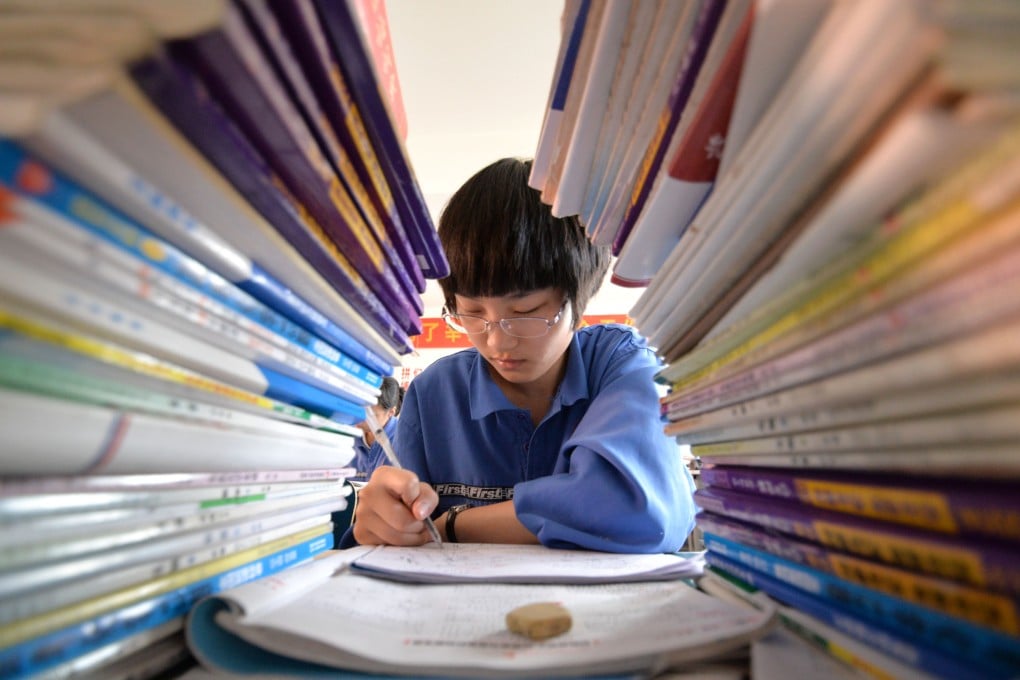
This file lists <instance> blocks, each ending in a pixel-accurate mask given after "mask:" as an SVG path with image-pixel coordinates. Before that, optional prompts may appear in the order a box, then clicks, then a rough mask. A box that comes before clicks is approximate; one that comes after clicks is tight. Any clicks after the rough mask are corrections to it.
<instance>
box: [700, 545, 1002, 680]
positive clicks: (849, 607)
mask: <svg viewBox="0 0 1020 680" xmlns="http://www.w3.org/2000/svg"><path fill="white" fill-rule="evenodd" d="M705 545H706V547H708V553H707V555H706V559H707V560H708V561H709V563H710V564H713V565H716V566H719V567H721V568H723V569H726V568H727V565H729V564H731V563H733V562H736V563H738V564H741V565H743V566H744V567H746V568H748V569H750V570H752V572H754V573H760V574H761V575H762V576H764V577H766V578H762V579H757V580H755V579H752V580H751V581H750V582H751V583H752V584H753V585H757V586H758V587H760V588H762V589H763V590H765V591H766V592H769V584H770V583H771V580H770V579H775V580H778V581H781V582H783V583H785V584H786V585H789V586H791V587H793V588H794V589H796V590H799V591H802V592H804V593H805V594H808V595H810V596H812V597H816V598H819V599H821V600H822V601H824V602H826V603H827V604H828V605H829V606H831V607H832V608H834V609H836V610H837V611H842V612H847V613H850V614H854V615H857V616H859V617H861V618H862V619H864V620H869V621H871V622H872V623H874V624H876V625H877V626H878V627H881V628H884V629H886V630H888V631H889V632H892V633H895V634H899V635H903V636H907V635H909V636H910V637H911V639H913V640H915V641H916V642H917V644H919V645H922V646H927V647H933V648H937V647H939V646H940V645H942V644H945V641H946V640H953V641H954V647H953V652H954V654H955V655H956V657H957V658H958V659H959V660H961V661H966V662H967V663H970V664H973V665H974V667H975V669H980V671H981V672H982V673H991V674H992V675H993V676H994V677H1010V676H1012V675H1013V674H1015V673H1016V672H1017V670H1018V669H1020V641H1018V640H1017V638H1016V637H1015V635H1007V634H1004V633H1000V632H996V631H994V630H992V629H990V628H985V627H983V626H976V625H974V624H972V623H969V622H967V621H965V620H963V619H960V618H957V617H955V616H949V615H946V614H944V613H941V612H939V611H936V610H935V609H932V608H929V607H926V606H921V605H918V604H914V603H912V602H908V601H906V600H903V599H900V598H898V597H893V596H890V595H886V594H884V593H881V592H879V591H877V590H874V589H872V588H868V587H865V586H862V585H859V584H856V583H852V582H850V581H847V580H845V579H841V578H839V577H836V576H833V575H831V574H827V573H825V572H821V571H819V570H817V569H812V568H810V567H805V566H803V565H799V564H796V563H794V562H790V561H789V560H785V559H782V558H780V557H776V556H774V555H771V554H769V553H767V552H764V551H761V550H756V549H754V548H749V547H747V546H743V545H741V544H739V543H736V542H734V541H730V540H728V539H725V538H721V537H718V536H713V535H712V534H706V535H705ZM720 558H721V559H720ZM778 597H779V599H783V598H782V596H778Z"/></svg>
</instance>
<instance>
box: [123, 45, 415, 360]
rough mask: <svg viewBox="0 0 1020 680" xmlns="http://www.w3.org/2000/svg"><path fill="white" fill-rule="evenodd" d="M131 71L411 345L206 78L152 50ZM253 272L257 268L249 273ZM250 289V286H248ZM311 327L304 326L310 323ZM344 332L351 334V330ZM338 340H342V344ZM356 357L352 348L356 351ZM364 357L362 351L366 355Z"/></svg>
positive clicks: (377, 321)
mask: <svg viewBox="0 0 1020 680" xmlns="http://www.w3.org/2000/svg"><path fill="white" fill-rule="evenodd" d="M131 76H132V77H133V78H134V80H135V82H136V83H137V84H138V85H139V87H140V88H141V89H142V90H143V91H144V92H145V93H146V95H147V96H148V97H150V98H151V99H152V101H153V102H154V103H155V104H156V105H157V106H158V107H159V109H160V110H161V111H162V112H163V114H164V115H166V116H167V117H168V118H170V119H171V120H172V122H173V124H174V125H175V126H177V128H178V129H179V130H180V131H181V132H182V133H183V134H184V135H185V136H187V137H188V139H189V140H190V141H191V142H192V143H193V144H195V146H196V147H197V148H198V149H199V150H200V151H201V152H202V153H203V154H205V156H206V157H207V158H209V160H210V161H211V162H212V163H213V164H215V165H216V167H217V169H218V170H219V171H220V172H222V173H223V174H224V176H225V177H226V178H227V179H228V180H229V181H230V182H231V183H232V184H233V185H234V186H235V187H236V188H237V190H238V192H240V193H241V194H242V195H243V196H244V197H245V198H246V199H247V200H248V201H249V202H251V204H252V206H253V207H255V209H256V210H258V211H259V213H261V214H262V215H263V216H264V217H265V218H266V220H268V221H269V223H270V224H272V225H273V227H274V228H275V229H277V230H278V231H279V232H280V234H281V235H282V236H283V237H284V238H286V239H287V240H288V241H289V242H290V243H292V244H293V245H294V247H295V248H297V249H298V251H300V253H301V254H302V255H303V256H304V257H305V258H307V260H308V262H309V263H310V264H311V265H312V266H313V267H315V269H317V270H318V271H320V272H322V274H323V276H325V277H326V279H327V280H328V281H329V283H330V284H331V285H332V286H333V287H334V288H335V289H336V290H337V292H339V293H340V294H341V295H343V297H344V299H345V300H347V301H348V302H349V303H350V304H351V305H352V307H354V309H355V310H356V311H358V312H360V313H361V314H363V315H364V316H365V318H366V319H369V320H370V321H371V322H372V324H373V325H374V327H375V328H376V329H377V330H378V331H379V332H380V334H382V335H383V336H384V337H385V338H386V340H387V341H388V342H389V343H390V344H391V345H392V346H393V347H394V348H395V349H396V350H397V351H400V352H404V353H406V352H409V351H411V349H412V346H411V342H410V340H409V339H408V337H407V333H406V332H405V331H404V330H403V328H402V327H401V325H400V324H399V323H398V322H397V320H396V319H395V318H394V317H393V314H392V312H391V311H390V310H389V309H388V308H386V307H385V306H384V305H383V304H382V302H381V301H380V300H379V298H377V297H376V295H375V293H374V292H372V291H371V290H370V289H369V287H368V285H367V284H366V283H365V281H364V279H363V278H362V277H361V275H360V274H359V273H358V272H357V270H356V269H354V267H353V266H351V264H350V262H349V261H348V260H347V258H346V257H345V256H344V255H343V254H342V253H341V252H340V251H339V249H337V248H336V245H335V244H333V242H332V241H330V240H329V238H328V237H327V236H326V234H325V232H323V230H322V228H321V227H320V226H319V224H318V222H317V221H316V220H315V219H314V218H313V217H312V216H311V215H309V214H308V212H307V211H306V210H305V209H304V208H303V207H302V206H301V205H300V204H299V203H298V202H297V201H296V199H294V198H293V197H292V196H291V194H290V192H289V191H288V190H287V189H286V187H284V186H283V185H282V183H281V182H279V180H278V179H276V177H275V176H274V174H273V172H272V170H270V168H269V167H268V165H267V164H266V162H265V161H264V160H263V158H262V157H261V155H260V153H259V152H258V151H257V150H256V149H255V148H254V147H253V146H252V145H251V143H250V142H249V141H248V140H247V138H246V137H245V136H244V135H243V134H242V133H241V131H240V130H238V129H237V127H236V126H235V125H234V124H233V122H232V121H230V120H229V119H228V118H227V116H226V115H225V113H224V112H223V111H222V110H221V109H220V108H219V106H218V104H217V103H216V101H215V100H214V99H213V98H212V95H211V94H209V93H208V92H207V91H206V89H205V87H204V85H203V84H202V83H201V81H199V80H198V79H197V77H196V76H195V75H194V74H193V73H191V72H190V70H189V69H188V68H187V67H186V66H185V65H184V64H183V63H181V62H179V61H174V60H173V59H172V58H171V57H170V56H168V55H162V56H158V57H151V58H149V59H145V60H142V61H140V62H137V63H135V64H133V65H132V67H131ZM253 273H254V272H253ZM252 283H253V284H257V285H259V288H258V289H257V290H258V291H259V292H266V293H268V294H269V295H270V297H267V298H265V301H267V302H269V301H270V300H273V301H277V302H279V301H281V300H282V301H287V300H291V299H292V298H293V297H294V296H289V295H283V296H281V295H280V292H281V291H274V290H269V289H267V288H266V285H265V284H268V283H270V280H269V279H265V278H261V279H255V280H253V281H252ZM245 289H246V290H248V292H252V293H253V294H254V293H255V292H256V290H255V289H250V288H248V287H247V285H246V286H245ZM278 311H280V312H281V313H283V314H285V315H288V316H289V318H290V319H291V320H292V321H294V322H295V323H298V324H301V325H305V324H307V323H308V322H309V321H311V322H312V323H314V324H315V327H314V328H309V330H311V331H312V332H316V333H318V334H320V335H322V336H323V337H325V338H326V339H335V338H341V337H344V336H346V335H347V334H346V332H345V331H343V329H342V328H340V327H338V326H336V325H335V324H331V323H329V322H328V320H327V319H325V317H323V316H322V315H321V314H319V315H317V316H315V317H313V318H311V319H304V318H303V317H300V316H290V315H289V314H288V312H287V311H286V308H278ZM307 327H308V326H306V328H307ZM348 337H349V336H348ZM339 346H343V345H339ZM355 356H357V355H355ZM363 358H364V357H363ZM366 363H367V364H368V365H370V366H375V367H376V368H378V367H379V364H380V363H381V364H383V367H384V370H383V371H382V372H384V373H385V372H386V371H387V370H390V369H389V368H386V367H388V364H387V363H386V362H385V361H384V360H382V359H379V357H378V356H375V355H373V356H370V357H367V358H366Z"/></svg>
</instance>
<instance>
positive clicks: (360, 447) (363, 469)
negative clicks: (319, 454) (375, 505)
mask: <svg viewBox="0 0 1020 680" xmlns="http://www.w3.org/2000/svg"><path fill="white" fill-rule="evenodd" d="M383 432H385V433H386V436H387V437H389V438H390V443H392V444H393V446H394V447H396V439H397V417H396V416H392V417H390V419H389V420H387V421H386V424H385V425H383ZM351 464H352V465H353V466H354V469H355V470H357V471H358V472H357V474H355V475H354V477H353V480H354V481H356V482H367V481H368V480H369V479H370V478H371V477H372V472H373V471H375V469H376V468H377V467H379V466H380V465H389V462H388V461H387V460H386V454H385V453H384V452H383V449H382V446H380V444H379V442H378V440H375V441H373V442H372V445H371V446H369V445H368V444H367V443H366V442H365V437H364V436H361V437H358V438H357V439H356V440H355V441H354V460H353V461H352V463H351Z"/></svg>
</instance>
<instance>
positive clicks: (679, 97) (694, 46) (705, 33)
mask: <svg viewBox="0 0 1020 680" xmlns="http://www.w3.org/2000/svg"><path fill="white" fill-rule="evenodd" d="M725 8H726V0H718V1H717V0H705V2H704V3H703V5H702V8H701V12H700V14H699V16H698V19H697V22H696V24H695V26H694V30H693V32H692V33H691V38H690V42H689V43H688V46H687V52H686V54H685V55H684V61H683V64H682V66H681V68H680V71H679V72H678V73H677V76H676V80H675V81H674V82H673V87H672V89H671V90H670V93H669V101H667V103H666V107H665V109H664V110H663V111H662V112H661V114H660V118H659V128H658V131H657V133H656V136H655V137H654V138H653V139H652V142H651V144H650V145H649V147H648V150H647V151H646V153H645V158H644V161H643V162H642V166H641V169H640V171H639V173H638V176H637V179H636V181H635V183H634V189H633V191H632V193H631V197H630V204H629V206H628V207H627V212H626V213H625V214H624V216H623V221H622V222H621V223H620V225H619V228H618V229H617V230H616V231H615V234H616V236H615V237H614V239H613V254H614V255H619V254H620V251H621V250H622V248H623V244H624V243H625V242H626V241H627V239H628V237H629V236H630V232H631V229H633V227H634V224H635V223H636V222H637V218H638V216H639V215H640V214H641V211H643V210H644V209H645V202H646V201H647V199H648V195H649V193H650V192H651V190H652V185H653V183H654V181H655V178H656V177H657V176H658V174H659V168H660V167H661V166H662V162H663V159H664V157H665V155H666V151H667V149H668V148H669V143H670V141H671V140H672V138H673V133H674V131H675V130H676V126H677V124H678V123H679V122H680V116H681V115H682V114H683V112H684V109H685V108H686V107H687V98H688V97H689V96H690V94H691V90H693V89H694V83H695V81H696V79H697V77H698V72H699V70H700V69H701V65H702V62H703V61H704V59H705V55H706V54H707V53H708V47H709V45H710V44H711V42H712V38H713V36H714V35H715V30H716V28H717V27H718V26H719V21H720V19H721V18H722V15H723V11H724V10H725Z"/></svg>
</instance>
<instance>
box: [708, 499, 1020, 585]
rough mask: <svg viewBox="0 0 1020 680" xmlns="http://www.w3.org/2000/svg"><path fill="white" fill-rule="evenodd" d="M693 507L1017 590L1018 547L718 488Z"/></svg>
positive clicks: (968, 580)
mask: <svg viewBox="0 0 1020 680" xmlns="http://www.w3.org/2000/svg"><path fill="white" fill-rule="evenodd" d="M694 501H695V503H696V504H697V505H698V507H700V508H702V509H703V510H707V511H708V512H712V513H715V514H717V515H722V516H724V517H729V518H732V519H737V520H741V521H744V522H749V523H751V524H754V525H757V526H760V527H765V528H768V529H772V530H775V531H778V532H781V533H784V534H788V535H790V536H795V537H798V538H802V539H805V540H808V541H814V542H815V543H819V544H821V545H824V546H826V547H828V548H834V549H836V550H841V551H844V552H848V553H851V554H853V555H859V556H862V557H865V558H867V559H870V560H875V561H879V562H885V563H887V564H894V565H897V566H900V567H903V568H905V569H909V570H912V571H918V572H921V573H926V574H932V575H934V576H939V577H941V578H946V579H949V580H952V581H957V582H960V583H967V584H970V585H973V586H978V587H981V588H986V589H989V590H996V591H1000V592H1007V593H1013V594H1017V593H1020V548H1018V547H1017V546H1015V545H1009V544H1007V543H1001V542H997V541H990V540H987V539H980V538H960V537H948V536H945V535H941V534H935V533H931V532H925V531H921V530H918V529H913V528H909V527H904V526H900V525H896V524H889V523H887V522H879V521H875V520H869V519H862V518H859V517H853V516H850V515H844V514H842V513H838V512H831V511H828V510H821V509H817V508H810V507H805V506H803V505H801V504H799V503H791V502H789V501H782V500H776V499H769V498H761V497H758V496H752V495H748V494H742V493H738V492H735V491H728V490H725V489H717V488H711V487H709V488H703V489H698V490H697V491H696V492H695V493H694Z"/></svg>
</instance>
